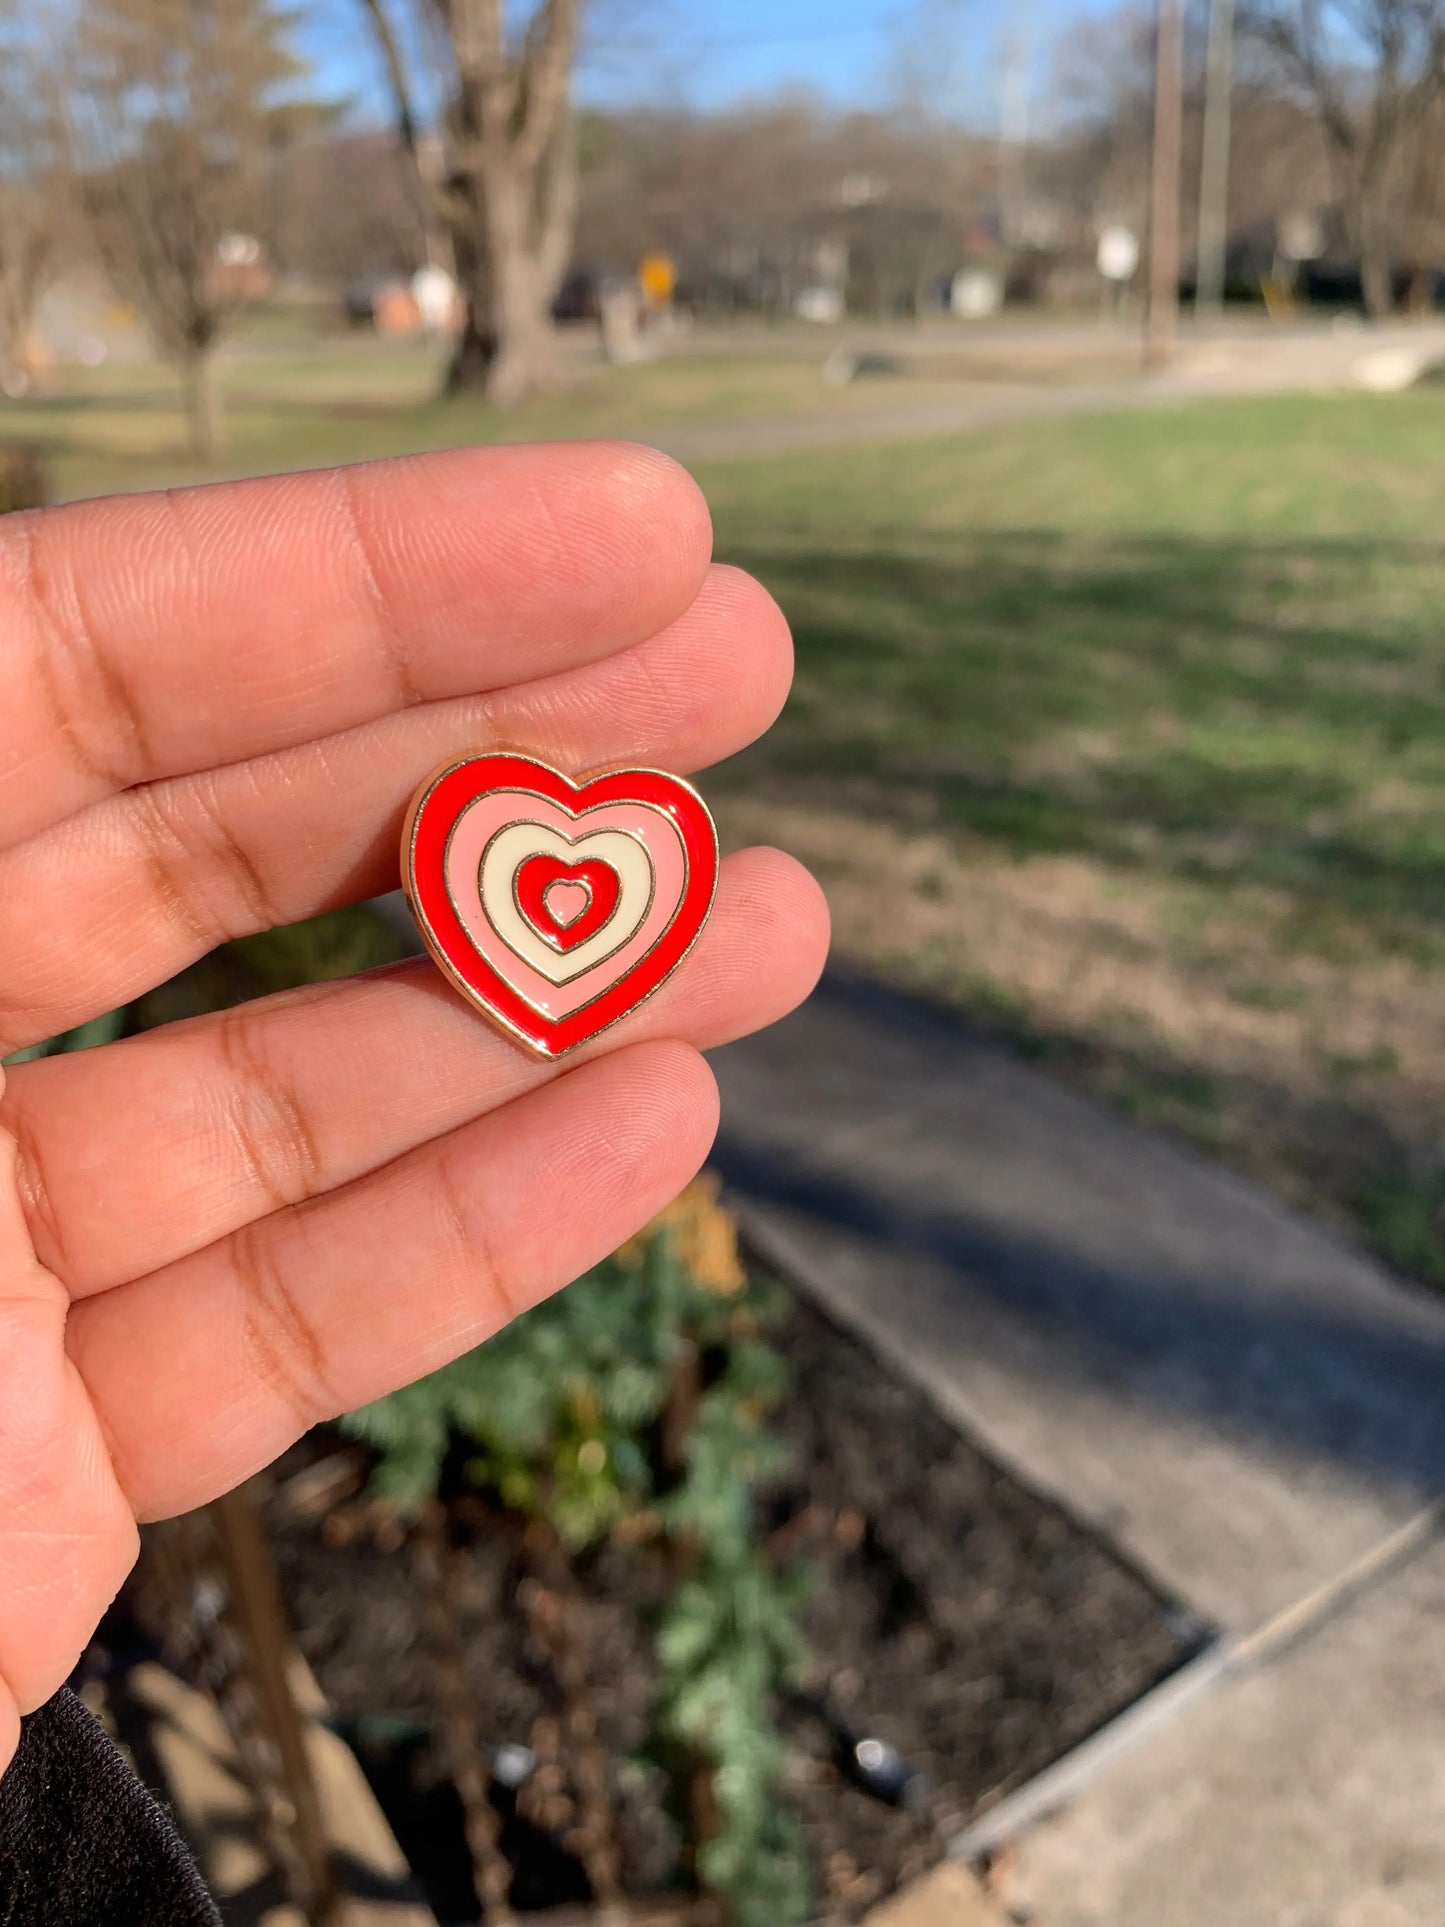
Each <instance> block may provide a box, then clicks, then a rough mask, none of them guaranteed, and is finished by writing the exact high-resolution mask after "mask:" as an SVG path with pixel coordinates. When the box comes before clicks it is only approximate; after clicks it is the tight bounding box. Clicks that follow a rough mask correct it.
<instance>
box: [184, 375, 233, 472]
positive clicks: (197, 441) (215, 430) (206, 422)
mask: <svg viewBox="0 0 1445 1927" xmlns="http://www.w3.org/2000/svg"><path fill="white" fill-rule="evenodd" d="M181 379H182V381H183V382H184V384H185V390H186V419H187V421H188V422H189V424H190V431H191V449H192V451H193V453H195V454H196V455H198V456H199V457H200V459H201V460H202V461H203V462H213V461H214V460H215V459H216V457H217V456H218V455H220V454H222V453H224V451H225V447H226V426H225V418H224V415H223V413H222V408H221V395H220V390H219V388H218V387H217V385H216V351H215V349H214V348H199V349H197V350H196V351H195V353H194V354H192V355H191V356H190V357H189V358H188V360H187V362H186V365H185V368H184V369H183V371H182V376H181Z"/></svg>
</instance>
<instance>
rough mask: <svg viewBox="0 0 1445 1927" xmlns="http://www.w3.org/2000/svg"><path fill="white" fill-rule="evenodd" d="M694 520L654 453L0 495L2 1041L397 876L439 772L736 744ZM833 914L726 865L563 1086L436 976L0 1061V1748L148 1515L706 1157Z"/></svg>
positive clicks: (802, 879)
mask: <svg viewBox="0 0 1445 1927" xmlns="http://www.w3.org/2000/svg"><path fill="white" fill-rule="evenodd" d="M709 542H710V536H709V527H708V520H707V513H706V510H705V508H704V506H703V503H702V500H701V497H700V496H699V494H698V492H697V490H696V489H695V488H694V486H693V485H692V483H691V482H689V480H688V479H687V477H686V476H684V475H683V474H682V472H681V471H680V470H679V469H677V468H676V467H675V466H674V465H673V464H672V463H671V462H668V461H666V460H665V459H664V458H663V457H661V456H658V455H654V454H651V453H649V452H647V451H645V450H641V449H634V448H619V447H607V446H603V445H582V446H577V447H572V448H562V447H551V448H515V449H498V450H494V451H491V452H485V453H476V452H462V453H456V454H448V455H436V456H429V457H425V458H421V459H417V460H409V461H402V462H394V463H383V464H378V465H375V466H369V467H362V468H355V469H351V470H347V471H339V472H329V473H322V474H315V475H304V476H292V477H284V478H281V479H277V480H273V481H265V482H255V483H243V484H239V485H228V486H224V487H219V488H208V489H195V490H187V491H184V492H180V493H174V494H169V495H155V496H136V497H131V498H126V499H119V500H114V501H106V502H97V503H92V504H85V505H79V506H76V507H72V508H64V509H58V510H54V511H50V512H46V513H41V514H34V515H12V516H9V517H6V518H5V519H4V520H3V521H0V638H3V650H4V700H3V703H0V1055H4V1054H6V1053H8V1052H11V1051H15V1050H18V1049H20V1048H22V1047H23V1046H25V1045H27V1044H30V1043H33V1042H36V1041H38V1040H40V1039H42V1038H45V1037H50V1036H54V1035H56V1034H57V1033H59V1032H61V1031H64V1030H66V1029H69V1028H71V1027H72V1026H74V1025H76V1024H78V1023H80V1022H82V1021H84V1020H85V1019H87V1018H90V1017H93V1016H95V1015H97V1014H99V1013H101V1012H103V1011H106V1010H110V1009H113V1008H115V1007H116V1006H118V1005H120V1004H123V1003H125V1002H127V1001H129V1000H130V999H131V998H133V997H135V996H137V995H138V994H139V993H140V992H142V991H144V990H145V989H147V988H149V987H150V986H152V985H154V984H156V983H158V982H159V981H161V980H163V979H164V978H166V977H168V976H170V975H172V974H173V973H174V972H176V971H178V970H180V969H182V968H183V967H184V966H185V965H187V964H189V963H191V962H192V961H193V960H194V959H196V958H197V957H199V956H201V955H202V954H203V953H204V952H205V951H206V950H208V949H209V948H211V947H212V946H213V945H215V944H217V943H220V942H222V941H223V940H225V939H226V938H229V937H235V936H239V935H241V934H243V933H245V932H250V931H257V930H263V929H266V928H268V927H271V926H273V925H277V924H283V923H290V922H294V921H296V920H297V919H299V918H302V917H307V916H311V915H312V914H314V913H316V912H319V911H322V910H325V909H328V908H331V907H334V906H336V905H338V904H343V903H350V902H354V901H356V900H358V899H360V898H364V897H367V896H370V895H373V894H375V893H377V892H379V891H382V890H386V889H388V888H391V887H393V886H394V885H395V884H396V881H397V861H396V839H397V835H398V829H399V825H400V821H401V817H402V814H403V811H404V809H405V807H406V804H407V801H408V799H409V796H410V793H411V791H412V789H413V787H414V786H415V785H416V783H417V782H419V781H420V779H421V778H422V776H424V775H425V774H426V773H427V772H428V771H429V770H430V769H432V768H433V767H435V765H436V764H437V763H439V762H441V761H443V760H444V759H445V758H446V757H447V756H448V755H452V754H455V753H457V752H459V751H467V750H470V749H476V748H482V747H487V746H491V745H509V746H514V747H521V748H525V749H529V750H532V751H535V752H536V753H537V754H538V755H540V756H542V757H543V758H544V759H546V760H550V761H553V762H555V763H557V764H558V765H560V766H561V767H563V768H565V769H568V770H572V771H577V772H582V771H585V770H587V769H588V768H591V767H595V766H597V765H601V764H607V763H610V762H616V763H626V762H638V763H644V764H654V765H658V766H661V767H664V768H669V769H675V770H679V771H688V770H693V769H696V768H698V767H700V766H702V765H704V764H707V763H710V762H712V761H715V760H716V759H717V758H719V757H722V756H726V755H728V754H729V753H730V752H731V751H733V750H736V749H739V748H741V747H742V746H743V745H744V744H745V743H747V742H748V741H749V740H750V739H751V738H752V737H754V736H755V735H757V734H758V733H759V731H761V730H763V729H764V728H766V727H767V725H768V724H769V723H770V722H771V721H772V719H773V716H774V715H775V713H776V711H777V709H778V707H779V706H780V704H781V702H782V700H783V697H784V694H785V692H786V690H787V686H788V680H789V674H790V662H791V658H790V652H789V645H788V636H787V630H786V628H785V626H784V623H783V621H782V618H781V617H780V615H779V613H778V611H777V609H776V608H775V606H774V605H773V603H772V602H771V600H770V599H769V597H768V596H767V595H766V594H765V593H764V592H763V591H762V590H761V589H760V588H759V587H758V586H757V585H756V584H755V583H753V582H751V581H750V580H749V579H748V578H747V577H746V576H743V575H740V574H738V573H737V572H735V571H732V570H728V569H720V568H710V567H709V564H708V554H709ZM825 942H826V916H825V912H824V909H823V905H822V901H821V898H820V897H819V895H818V892H817V889H816V887H815V886H814V885H813V884H812V883H811V881H810V880H809V879H808V878H807V876H806V875H805V874H804V873H803V872H801V871H800V870H799V869H798V867H797V866H796V865H795V864H793V863H792V862H790V861H789V859H788V858H786V857H784V856H781V855H779V854H778V853H777V852H776V851H767V850H751V851H746V852H744V853H743V854H741V855H738V856H733V857H729V858H728V859H727V861H726V862H725V863H724V865H723V870H722V877H721V881H720V884H719V889H718V896H717V901H716V905H715V908H714V911H713V915H712V919H711V922H710V923H709V925H708V927H707V929H706V930H705V932H704V934H703V936H702V938H701V939H700V941H699V943H698V945H697V947H696V949H695V950H694V951H693V952H692V954H691V955H690V956H689V958H688V959H687V961H686V962H685V964H684V965H683V966H682V968H681V969H680V970H679V971H678V973H677V975H676V976H675V977H674V978H672V979H671V981H670V982H669V983H668V984H667V985H665V986H664V988H663V989H662V990H661V991H659V993H658V994H657V996H656V997H655V998H653V999H652V1000H651V1001H650V1002H649V1003H647V1004H646V1005H644V1006H643V1008H642V1009H641V1010H639V1011H638V1012H636V1013H635V1014H634V1015H633V1016H632V1017H631V1018H629V1019H628V1020H627V1022H626V1023H624V1024H622V1025H620V1026H619V1027H618V1028H617V1029H616V1030H614V1031H610V1032H607V1033H605V1035H604V1036H603V1037H601V1038H599V1039H598V1040H597V1041H596V1043H595V1044H594V1045H592V1046H590V1047H587V1048H585V1049H584V1050H583V1051H581V1052H579V1053H578V1056H577V1058H576V1059H573V1058H569V1059H567V1060H566V1067H565V1069H561V1070H559V1069H558V1068H557V1067H554V1066H548V1065H546V1064H544V1063H542V1062H541V1061H534V1060H532V1059H530V1058H529V1057H527V1056H524V1055H523V1053H522V1052H521V1051H520V1050H518V1049H517V1048H516V1047H515V1046H514V1045H512V1044H510V1043H508V1042H506V1041H504V1040H503V1039H502V1038H501V1037H499V1036H497V1035H496V1034H494V1032H493V1031H492V1030H491V1028H490V1027H489V1026H488V1025H487V1024H486V1023H484V1022H483V1021H482V1020H481V1019H480V1018H478V1017H477V1016H476V1015H475V1013H473V1012H472V1011H470V1010H469V1009H468V1008H466V1007H464V1005H463V1004H462V1002H461V1000H460V999H459V998H458V997H457V996H455V995H454V994H453V992H452V991H451V990H450V989H449V988H448V987H447V986H446V985H445V984H444V983H443V981H442V979H441V977H440V975H439V974H438V972H437V971H436V970H435V969H434V968H433V967H432V966H431V965H430V964H429V963H427V962H424V961H418V962H415V963H406V964H403V965H400V966H398V967H396V968H393V969H389V970H383V971H380V972H377V973H373V974H370V975H368V976H365V977H361V978H357V979H353V980H351V981H348V982H343V983H338V984H327V985H321V986H314V987H311V988H307V989H303V990H299V991H295V992H292V993H289V994H287V995H283V996H278V997H269V998H265V999H262V1000H260V1001H258V1002H255V1003H252V1004H249V1005H246V1006H244V1007H242V1008H241V1009H239V1010H233V1011H227V1012H224V1013H219V1014H217V1015H214V1016H209V1017H203V1018H199V1019H196V1020H194V1021H192V1022H189V1023H181V1024H175V1025H173V1026H171V1027H169V1028H167V1029H163V1030H157V1031H152V1032H149V1033H148V1034H146V1035H144V1036H140V1037H136V1038H133V1039H129V1040H127V1041H125V1042H122V1043H117V1044H112V1045H109V1046H106V1047H104V1048H102V1049H99V1050H93V1051H87V1052H84V1053H79V1054H77V1055H74V1056H70V1057H65V1056H60V1057H54V1058H50V1059H42V1060H39V1061H36V1062H32V1063H28V1064H24V1065H20V1066H15V1067H12V1068H11V1070H10V1071H9V1073H8V1084H5V1085H0V1090H3V1096H0V1127H3V1134H0V1769H3V1766H4V1765H5V1764H6V1763H7V1762H8V1761H9V1759H10V1757H11V1756H12V1754H13V1752H14V1749H15V1745H16V1741H17V1735H18V1721H19V1715H20V1714H21V1713H23V1712H27V1711H30V1710H31V1709H33V1708H34V1707H36V1706H38V1705H40V1704H41V1703H42V1702H43V1701H44V1700H45V1699H46V1698H48V1696H49V1695H50V1694H51V1693H52V1692H53V1691H54V1690H55V1688H56V1687H57V1686H58V1685H59V1684H60V1683H61V1682H62V1681H63V1680H64V1678H65V1677H66V1674H67V1673H68V1672H69V1671H70V1669H71V1668H72V1666H73V1665H74V1663H75V1661H76V1659H77V1657H78V1656H79V1654H80V1653H81V1651H82V1649H83V1648H84V1646H85V1643H86V1641H87V1639H88V1638H89V1636H90V1634H91V1632H92V1630H93V1628H94V1626H95V1624H96V1621H97V1619H98V1618H99V1616H100V1614H101V1612H102V1611H103V1610H104V1608H105V1606H106V1604H107V1603H108V1601H109V1600H110V1599H111V1597H112V1596H113V1594H114V1593H115V1591H116V1588H117V1587H118V1586H119V1584H120V1582H121V1580H122V1579H123V1578H124V1576H125V1574H126V1572H127V1570H128V1569H129V1567H130V1565H131V1562H132V1560H133V1558H134V1555H135V1548H136V1522H137V1520H144V1519H154V1518H159V1517H162V1516H164V1515H166V1514H169V1513H174V1512H179V1511H183V1510H185V1509H186V1508H188V1507H191V1506H196V1505H200V1504H201V1503H203V1502H204V1501H205V1500H208V1499H210V1498H213V1497H214V1496H215V1495H216V1494H218V1493H220V1492H223V1491H225V1490H227V1489H228V1488H229V1487H231V1486H234V1485H235V1484H237V1483H238V1482H239V1481H240V1480H242V1479H244V1478H245V1477H247V1475H248V1474H250V1473H252V1472H254V1471H255V1470H256V1469H257V1468H258V1467H260V1466H262V1465H264V1464H266V1463H267V1461H268V1460H270V1459H271V1458H272V1457H274V1455H275V1454H276V1453H277V1452H279V1451H281V1450H282V1449H283V1448H284V1447H285V1446H286V1445H287V1444H289V1443H290V1442H291V1441H292V1440H293V1439H295V1438H297V1437H298V1436H299V1435H300V1434H301V1433H302V1432H303V1431H304V1430H305V1429H306V1428H307V1427H308V1426H311V1425H314V1424H315V1423H317V1421H318V1420H321V1419H324V1418H328V1417H331V1416H333V1415H334V1414H336V1413H338V1412H341V1411H345V1410H347V1409H349V1408H350V1407H353V1406H356V1405H360V1404H362V1403H364V1402H365V1401H366V1400H368V1399H372V1398H376V1397H378V1396H379V1395H380V1394H382V1393H383V1392H386V1391H388V1390H389V1389H391V1388H392V1387H394V1386H396V1385H399V1384H402V1383H404V1382H406V1381H407V1380H409V1379H413V1378H416V1377H418V1376H420V1375H421V1374H422V1373H424V1372H428V1371H431V1370H432V1369H433V1368H434V1367H436V1366H438V1365H440V1364H442V1363H443V1362H444V1361H445V1360H447V1359H449V1358H452V1357H454V1356H455V1355H456V1354H457V1353H459V1352H461V1351H463V1350H465V1349H466V1348H467V1347H469V1346H471V1345H475V1344H476V1343H478V1341H480V1340H481V1339H484V1338H486V1337H487V1336H488V1335H489V1334H490V1333H493V1332H495V1331H497V1330H498V1329H499V1328H500V1327H501V1326H502V1325H504V1324H505V1323H506V1322H507V1320H508V1319H509V1318H511V1317H513V1316H515V1314H516V1313H518V1312H520V1311H522V1310H524V1309H525V1308H526V1307H527V1306H529V1305H533V1304H535V1303H536V1302H537V1300H538V1299H540V1298H542V1297H545V1296H546V1294H547V1293H548V1292H551V1291H553V1290H555V1289H556V1288H557V1287H558V1286H560V1285H563V1284H565V1283H566V1282H567V1281H568V1280H569V1279H571V1278H573V1277H575V1276H576V1275H577V1274H578V1273H580V1272H582V1271H584V1270H586V1269H587V1267H588V1266H590V1265H592V1264H594V1263H595V1262H597V1261H598V1260H599V1259H600V1258H602V1257H603V1256H605V1255H606V1253H607V1252H609V1251H610V1250H612V1249H613V1248H614V1247H615V1246H616V1245H618V1244H619V1243H621V1242H622V1241H623V1240H624V1239H625V1238H627V1237H628V1236H630V1235H631V1233H632V1232H633V1231H635V1230H636V1229H637V1228H638V1227H639V1226H640V1225H641V1224H643V1223H644V1222H645V1220H646V1219H647V1218H648V1217H650V1216H651V1215H652V1214H653V1213H654V1212H655V1211H657V1210H658V1209H659V1208H660V1207H661V1206H662V1205H663V1204H664V1203H666V1202H667V1200H668V1199H669V1198H671V1197H672V1196H673V1195H674V1193H675V1192H676V1191H677V1190H678V1189H679V1188H680V1187H681V1186H682V1185H683V1184H684V1183H685V1182H686V1180H687V1179H688V1178H689V1177H690V1176H691V1175H692V1173H693V1172H694V1170H695V1169H696V1168H697V1166H698V1165H699V1164H700V1162H701V1161H702V1159H703V1157H704V1156H705V1155H706V1153H707V1150H708V1147H709V1145H710V1143H711V1140H712V1135H713V1130H714V1127H715V1122H716V1092H715V1090H714V1087H713V1083H712V1078H711V1075H710V1073H709V1072H708V1070H707V1067H706V1065H705V1064H704V1063H703V1060H702V1058H701V1057H700V1056H699V1055H698V1049H699V1047H701V1046H707V1045H712V1044H718V1043H721V1042H723V1041H724V1040H725V1039H727V1038H729V1037H735V1036H738V1035H739V1034H741V1033H742V1032H745V1031H747V1030H750V1029H752V1028H754V1027H755V1026H757V1025H760V1024H764V1023H767V1022H769V1021H770V1020H771V1019H773V1018H775V1017H778V1016H780V1015H782V1013H783V1012H784V1011H786V1010H787V1009H789V1008H790V1007H791V1006H792V1005H793V1004H794V1003H795V1002H797V1001H798V999H799V998H801V997H802V996H804V995H805V994H806V993H807V991H808V989H809V988H810V986H811V985H812V982H813V980H814V978H815V976H816V974H817V972H818V970H819V968H820V965H821V961H822V955H823V950H824V946H825ZM4 1076H5V1073H0V1077H4Z"/></svg>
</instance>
